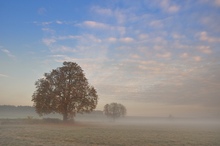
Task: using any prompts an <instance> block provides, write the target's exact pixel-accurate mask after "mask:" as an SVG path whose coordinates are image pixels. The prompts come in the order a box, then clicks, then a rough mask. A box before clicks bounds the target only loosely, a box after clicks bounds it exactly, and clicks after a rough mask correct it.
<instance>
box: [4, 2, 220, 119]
mask: <svg viewBox="0 0 220 146" xmlns="http://www.w3.org/2000/svg"><path fill="white" fill-rule="evenodd" d="M219 18H220V0H153V1H152V0H138V1H134V0H111V1H109V0H83V1H76V0H75V1H74V0H65V1H63V0H56V1H54V0H38V1H34V0H23V1H17V0H7V1H3V0H0V22H1V23H0V105H30V106H32V105H33V102H32V101H31V99H32V94H33V93H34V91H35V85H34V84H35V82H36V81H37V80H38V79H39V78H42V77H43V75H44V73H49V72H50V71H51V70H52V69H56V68H57V67H61V66H62V63H63V62H64V61H72V62H76V63H77V64H79V65H80V66H81V67H82V69H83V70H84V73H85V75H86V77H87V79H88V81H89V83H90V84H91V85H93V86H94V87H95V88H96V90H97V93H98V96H99V101H98V105H97V108H96V109H97V110H103V107H104V105H105V104H107V103H112V102H118V103H121V104H123V105H125V106H126V108H127V112H128V115H131V116H151V117H152V116H153V117H157V116H162V117H166V116H169V115H170V114H171V115H173V116H174V117H220V106H219V105H220V19H219Z"/></svg>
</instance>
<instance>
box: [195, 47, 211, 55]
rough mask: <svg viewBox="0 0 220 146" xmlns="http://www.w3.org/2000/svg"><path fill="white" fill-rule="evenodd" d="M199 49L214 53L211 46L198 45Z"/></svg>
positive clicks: (203, 51) (205, 52)
mask: <svg viewBox="0 0 220 146" xmlns="http://www.w3.org/2000/svg"><path fill="white" fill-rule="evenodd" d="M198 50H199V51H201V52H202V53H204V54H211V53H212V50H211V48H210V46H198Z"/></svg>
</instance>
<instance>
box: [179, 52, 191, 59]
mask: <svg viewBox="0 0 220 146" xmlns="http://www.w3.org/2000/svg"><path fill="white" fill-rule="evenodd" d="M180 57H181V58H184V59H186V58H188V57H189V54H188V53H183V54H181V55H180Z"/></svg>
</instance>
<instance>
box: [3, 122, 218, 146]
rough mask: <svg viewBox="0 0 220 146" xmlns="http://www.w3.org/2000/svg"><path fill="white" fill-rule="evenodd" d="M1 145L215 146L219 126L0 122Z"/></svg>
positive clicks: (216, 145) (169, 123) (152, 123)
mask: <svg viewBox="0 0 220 146" xmlns="http://www.w3.org/2000/svg"><path fill="white" fill-rule="evenodd" d="M0 145H1V146H219V145H220V126H219V125H218V124H204V123H202V124H201V123H200V124H197V123H193V124H192V123H190V124H189V123H188V124H183V123H173V122H167V123H155V122H150V123H145V124H143V123H136V124H134V123H122V122H114V123H112V122H104V123H103V122H76V123H74V124H73V123H66V124H64V123H31V124H30V123H27V122H23V123H21V122H15V123H13V122H11V123H10V122H9V123H4V122H2V123H1V124H0Z"/></svg>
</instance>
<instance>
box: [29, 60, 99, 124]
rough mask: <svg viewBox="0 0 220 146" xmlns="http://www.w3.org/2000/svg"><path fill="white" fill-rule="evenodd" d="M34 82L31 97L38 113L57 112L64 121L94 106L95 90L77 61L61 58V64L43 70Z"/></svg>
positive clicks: (95, 102) (88, 110)
mask: <svg viewBox="0 0 220 146" xmlns="http://www.w3.org/2000/svg"><path fill="white" fill-rule="evenodd" d="M35 85H36V91H35V92H34V93H33V96H32V101H33V102H34V107H35V109H36V112H37V113H38V114H39V115H40V116H42V115H43V114H50V113H59V114H61V115H63V121H67V120H69V119H73V118H74V116H75V114H76V113H84V112H87V113H89V112H91V111H92V110H93V109H95V108H96V105H97V101H98V95H97V92H96V90H95V88H94V87H93V86H90V85H89V83H88V81H87V79H86V77H85V75H84V73H83V70H82V69H81V67H80V66H79V65H78V64H76V63H73V62H64V63H63V66H62V67H59V68H57V69H53V70H52V71H51V72H50V73H45V74H44V77H43V78H41V79H39V80H38V81H37V82H36V83H35Z"/></svg>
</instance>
